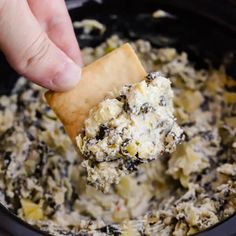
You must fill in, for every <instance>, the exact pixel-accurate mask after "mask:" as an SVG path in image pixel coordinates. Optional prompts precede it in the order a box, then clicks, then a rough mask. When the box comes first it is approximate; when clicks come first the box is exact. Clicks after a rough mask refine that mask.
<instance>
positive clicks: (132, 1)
mask: <svg viewBox="0 0 236 236" xmlns="http://www.w3.org/2000/svg"><path fill="white" fill-rule="evenodd" d="M67 6H68V9H69V12H70V15H71V18H72V20H73V21H74V20H81V19H85V18H89V19H98V20H99V21H100V22H102V23H103V24H105V25H106V27H107V31H106V32H105V34H103V35H99V34H94V36H93V37H91V38H87V39H82V38H80V32H79V31H77V32H76V35H77V38H78V40H79V43H80V46H81V47H82V48H83V47H85V46H96V45H98V44H100V43H101V42H103V41H104V40H105V39H106V38H107V37H109V36H110V35H111V34H113V33H116V34H118V35H120V36H121V37H125V38H129V39H131V40H132V39H133V40H134V39H138V38H142V39H147V40H149V41H150V42H151V43H152V44H153V45H154V46H156V47H166V46H170V47H175V48H177V49H178V50H180V51H186V52H188V54H189V56H190V60H191V61H192V63H194V64H195V66H196V67H201V68H202V67H207V66H209V63H210V64H211V65H213V66H215V67H218V66H219V65H222V64H223V65H224V66H225V68H226V71H227V73H228V74H230V75H232V76H233V77H234V78H236V0H191V1H190V0H104V1H102V0H90V1H89V0H68V1H67ZM157 9H162V10H165V11H167V12H168V13H170V14H171V17H167V18H161V19H158V20H156V19H154V18H152V16H151V15H152V14H151V13H153V12H154V11H155V10H157ZM0 78H1V79H0V94H8V93H9V92H10V91H11V88H12V87H13V85H14V83H15V81H16V79H17V78H18V75H17V74H16V73H15V72H14V71H13V70H12V69H11V68H10V67H9V65H8V64H7V62H6V61H5V59H4V56H3V55H0ZM0 230H4V231H6V232H7V234H6V235H13V236H40V235H48V234H47V233H46V232H42V231H39V230H37V229H35V228H33V227H32V226H30V225H29V224H27V223H26V222H24V221H22V220H21V219H19V218H18V217H17V216H15V215H14V214H12V213H11V212H9V211H8V210H7V209H6V208H5V207H4V206H2V205H1V204H0ZM0 235H3V233H1V231H0ZM197 235H199V236H233V235H236V215H234V216H231V217H230V218H228V219H226V220H225V221H223V222H220V223H218V224H217V225H215V226H213V227H211V228H209V229H207V230H205V231H203V232H201V233H199V234H197Z"/></svg>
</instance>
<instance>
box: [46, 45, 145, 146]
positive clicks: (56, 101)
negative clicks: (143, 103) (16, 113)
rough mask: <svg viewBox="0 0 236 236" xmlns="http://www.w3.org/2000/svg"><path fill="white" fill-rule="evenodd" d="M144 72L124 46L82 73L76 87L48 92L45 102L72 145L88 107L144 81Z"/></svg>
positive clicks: (128, 48) (85, 116)
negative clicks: (116, 91)
mask: <svg viewBox="0 0 236 236" xmlns="http://www.w3.org/2000/svg"><path fill="white" fill-rule="evenodd" d="M145 76H146V71H145V70H144V68H143V66H142V64H141V62H140V61H139V59H138V57H137V55H136V54H135V52H134V50H133V49H132V47H131V46H130V45H129V44H128V43H126V44H124V45H122V46H121V47H120V48H118V49H115V50H113V51H112V52H110V53H109V54H107V55H105V56H104V57H102V58H100V59H98V60H96V61H95V62H93V63H91V64H90V65H88V66H86V67H84V68H83V70H82V77H81V80H80V82H79V83H78V85H77V86H76V87H75V88H73V89H72V90H70V91H68V92H54V91H48V92H46V94H45V97H46V100H47V102H48V104H49V106H50V107H51V108H52V110H53V111H54V112H55V113H56V115H57V116H58V117H59V119H60V120H61V122H62V123H63V125H64V127H65V130H66V132H67V133H68V135H69V137H70V138H71V140H72V141H73V142H74V141H75V137H76V136H77V135H78V133H80V132H81V130H82V128H83V123H84V121H85V119H86V118H87V116H88V114H89V111H90V109H91V108H93V107H94V106H96V105H97V104H98V103H99V102H101V101H102V100H103V99H104V98H106V97H107V96H109V93H110V92H111V91H114V90H117V89H118V90H119V89H120V88H121V87H122V86H124V85H126V84H133V83H136V82H139V81H141V80H143V79H144V77H145Z"/></svg>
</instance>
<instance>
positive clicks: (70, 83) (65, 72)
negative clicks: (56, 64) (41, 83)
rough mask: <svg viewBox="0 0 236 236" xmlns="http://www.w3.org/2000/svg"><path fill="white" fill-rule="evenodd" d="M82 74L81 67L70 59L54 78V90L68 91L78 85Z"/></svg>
mask: <svg viewBox="0 0 236 236" xmlns="http://www.w3.org/2000/svg"><path fill="white" fill-rule="evenodd" d="M80 76H81V68H80V67H79V66H78V65H76V64H75V63H74V62H73V61H70V60H68V61H67V62H66V63H65V64H64V65H63V66H62V67H61V69H60V70H59V71H58V72H57V73H56V75H55V77H54V79H53V80H52V86H53V90H55V91H68V90H70V89H72V88H74V87H75V86H76V84H77V83H78V82H79V80H80Z"/></svg>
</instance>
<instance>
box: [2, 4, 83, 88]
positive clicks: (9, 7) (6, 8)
mask: <svg viewBox="0 0 236 236" xmlns="http://www.w3.org/2000/svg"><path fill="white" fill-rule="evenodd" d="M0 29H1V34H0V48H1V50H2V51H3V53H4V54H5V55H6V57H7V60H8V61H9V63H10V64H11V65H12V67H13V68H14V69H15V70H16V71H17V72H19V73H20V74H22V75H24V76H25V77H26V78H28V79H29V80H31V81H33V82H35V83H37V84H39V85H41V86H43V87H46V88H48V89H51V90H55V91H66V90H69V89H71V88H73V87H74V86H75V85H76V84H77V82H78V81H79V78H80V73H81V69H80V68H79V66H78V65H76V64H75V63H74V62H73V61H72V60H71V59H70V58H69V57H67V56H66V54H65V53H64V52H63V51H61V50H60V49H59V48H57V47H56V45H55V44H54V43H53V42H52V41H50V39H49V38H48V37H47V34H46V33H45V32H44V31H43V30H42V28H41V27H40V25H39V23H38V22H37V20H36V19H35V17H34V15H33V14H32V13H31V11H30V8H29V6H28V4H27V1H21V0H20V1H19V0H11V1H8V0H0Z"/></svg>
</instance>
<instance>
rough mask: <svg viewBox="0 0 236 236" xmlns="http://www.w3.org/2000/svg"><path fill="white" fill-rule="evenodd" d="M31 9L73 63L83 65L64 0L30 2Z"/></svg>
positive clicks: (30, 0)
mask: <svg viewBox="0 0 236 236" xmlns="http://www.w3.org/2000/svg"><path fill="white" fill-rule="evenodd" d="M28 3H29V6H30V9H31V11H32V13H33V14H34V16H35V17H36V18H37V20H38V21H39V23H40V24H41V26H42V27H43V28H44V30H45V31H46V33H47V34H48V37H49V38H50V39H51V40H52V41H53V42H54V44H56V45H57V47H59V48H60V49H61V50H62V51H64V52H65V53H66V54H67V55H68V56H69V57H70V58H71V59H72V60H73V61H75V62H76V63H77V64H79V65H82V64H83V62H82V58H81V53H80V48H79V45H78V42H77V39H76V36H75V33H74V30H73V26H72V22H71V19H70V16H69V13H68V11H67V8H66V4H65V1H63V0H50V1H48V0H28Z"/></svg>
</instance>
